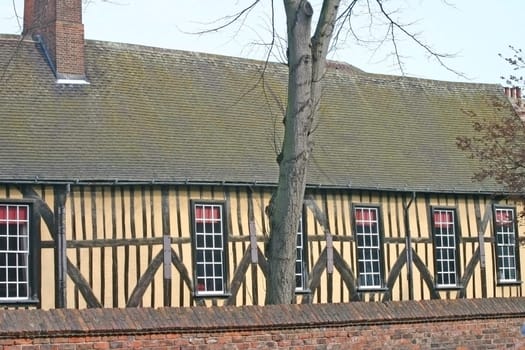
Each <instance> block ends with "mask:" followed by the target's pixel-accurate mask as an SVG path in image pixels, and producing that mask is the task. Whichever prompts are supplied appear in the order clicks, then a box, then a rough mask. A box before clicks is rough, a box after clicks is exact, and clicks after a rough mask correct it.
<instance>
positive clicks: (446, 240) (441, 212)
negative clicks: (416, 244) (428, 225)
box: [431, 208, 459, 288]
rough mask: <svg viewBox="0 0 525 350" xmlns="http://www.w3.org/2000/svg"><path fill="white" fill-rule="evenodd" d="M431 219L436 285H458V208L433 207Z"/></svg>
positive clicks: (444, 286) (446, 286)
mask: <svg viewBox="0 0 525 350" xmlns="http://www.w3.org/2000/svg"><path fill="white" fill-rule="evenodd" d="M431 220H432V234H433V238H434V262H435V264H434V266H435V278H436V286H437V287H441V288H450V287H453V288H454V287H457V286H458V276H459V271H458V249H457V222H456V210H455V209H446V208H432V216H431Z"/></svg>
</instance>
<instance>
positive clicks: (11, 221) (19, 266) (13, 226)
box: [0, 203, 34, 304]
mask: <svg viewBox="0 0 525 350" xmlns="http://www.w3.org/2000/svg"><path fill="white" fill-rule="evenodd" d="M0 211H3V213H4V215H2V216H0V226H1V227H0V303H2V304H3V303H28V302H32V301H34V297H33V290H32V283H33V277H32V267H31V264H32V259H31V254H30V252H31V251H30V249H33V248H32V247H31V244H32V242H31V235H32V232H31V225H30V213H31V211H30V206H29V204H22V203H0Z"/></svg>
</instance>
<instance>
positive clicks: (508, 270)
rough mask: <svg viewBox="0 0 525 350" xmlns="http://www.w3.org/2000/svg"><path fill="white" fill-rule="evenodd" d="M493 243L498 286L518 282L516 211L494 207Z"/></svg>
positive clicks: (510, 208) (511, 208) (509, 208)
mask: <svg viewBox="0 0 525 350" xmlns="http://www.w3.org/2000/svg"><path fill="white" fill-rule="evenodd" d="M493 215H494V216H493V217H494V220H493V223H494V243H495V247H494V248H495V249H494V253H495V257H496V268H497V280H498V283H500V284H508V283H517V282H519V279H520V277H519V272H520V271H519V255H518V252H517V230H516V209H515V208H513V207H504V206H494V210H493Z"/></svg>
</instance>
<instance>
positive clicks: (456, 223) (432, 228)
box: [430, 206, 461, 290]
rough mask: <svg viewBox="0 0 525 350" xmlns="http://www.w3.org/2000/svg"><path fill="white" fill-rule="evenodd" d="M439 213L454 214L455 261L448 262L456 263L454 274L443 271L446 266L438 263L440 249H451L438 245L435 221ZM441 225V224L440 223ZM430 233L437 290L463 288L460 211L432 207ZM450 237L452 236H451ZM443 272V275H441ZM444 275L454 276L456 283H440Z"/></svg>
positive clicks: (448, 207)
mask: <svg viewBox="0 0 525 350" xmlns="http://www.w3.org/2000/svg"><path fill="white" fill-rule="evenodd" d="M437 211H442V212H451V213H453V219H452V221H451V223H452V225H453V229H454V233H453V234H454V238H453V243H454V247H453V248H454V258H453V259H449V260H447V261H453V262H454V268H455V271H454V273H453V274H452V273H451V272H450V271H449V270H447V271H441V269H440V266H444V265H443V264H440V263H439V262H438V251H439V250H440V249H443V250H445V249H446V248H449V249H450V247H447V246H443V248H439V247H441V245H440V244H439V245H438V243H439V242H438V237H437V236H438V235H437V233H436V230H435V219H434V214H435V213H436V212H437ZM440 223H441V222H440ZM430 233H431V235H432V243H433V253H434V254H433V255H434V257H433V259H434V286H435V288H436V289H438V290H455V289H460V288H461V283H460V282H461V281H460V279H461V270H460V267H461V265H460V259H459V253H460V250H459V237H461V227H460V225H459V217H458V210H457V208H456V207H450V206H431V207H430ZM449 236H450V235H449ZM440 272H441V273H440ZM444 274H448V275H449V276H452V275H453V276H454V283H449V284H446V283H439V276H440V275H444Z"/></svg>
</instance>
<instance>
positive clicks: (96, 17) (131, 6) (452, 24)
mask: <svg viewBox="0 0 525 350" xmlns="http://www.w3.org/2000/svg"><path fill="white" fill-rule="evenodd" d="M252 2H253V0H186V1H184V0H149V1H146V0H107V1H103V0H90V1H88V3H87V4H86V5H85V6H84V10H83V11H84V12H83V14H84V26H85V33H86V38H87V39H97V40H107V41H117V42H126V43H135V44H141V45H150V46H157V47H164V48H171V49H178V50H191V51H200V52H209V53H215V54H221V55H230V56H242V57H249V58H255V59H264V58H265V53H266V49H265V48H266V46H264V45H261V44H262V43H265V42H268V41H269V39H270V38H271V35H270V33H271V32H270V28H271V15H270V13H271V12H270V11H269V9H268V4H269V3H270V1H269V0H263V1H262V3H263V4H262V6H259V7H258V8H256V9H255V10H254V11H252V12H251V13H250V14H249V16H248V17H247V19H246V20H245V21H244V22H243V25H242V26H239V25H237V26H232V27H229V28H227V29H225V30H222V31H219V32H216V33H211V34H203V35H195V34H191V33H194V32H197V31H200V30H205V29H209V28H212V27H214V26H216V25H220V24H221V23H223V22H221V21H216V20H218V19H220V18H223V17H224V16H227V15H231V14H234V13H235V12H236V11H239V10H240V9H242V7H243V5H244V6H246V5H248V4H250V3H252ZM13 3H14V4H15V7H13ZM312 3H313V4H314V6H315V4H316V3H319V1H316V0H312ZM363 3H365V2H363ZM372 3H373V2H372ZM384 3H385V7H386V8H387V9H388V10H389V11H392V12H393V16H394V17H395V18H396V19H398V20H399V21H400V22H401V23H405V24H406V23H410V25H409V26H407V27H406V28H407V29H408V30H410V31H411V32H414V33H418V38H419V39H420V40H422V41H423V42H425V43H427V44H428V45H429V46H431V47H432V48H433V49H434V50H435V51H436V52H439V53H445V54H453V55H454V57H453V58H449V59H446V60H445V62H446V64H447V65H448V66H449V67H450V68H451V69H453V70H456V71H458V72H461V73H463V74H464V76H458V75H456V74H454V73H452V72H450V71H448V70H447V69H445V68H443V67H442V66H441V65H440V64H439V63H437V62H436V61H435V60H434V59H432V58H429V56H428V54H427V53H426V52H424V50H422V49H421V48H420V47H418V46H417V45H414V44H413V42H411V41H410V40H408V39H402V38H401V34H400V33H397V37H398V38H401V41H399V51H400V52H401V55H402V58H403V61H404V63H405V66H404V68H405V71H404V73H405V74H407V75H410V76H416V77H421V78H429V79H439V80H459V81H470V82H486V83H497V84H500V83H503V81H502V80H501V79H500V76H501V75H505V76H507V75H508V74H509V73H511V71H510V70H509V68H508V67H509V66H508V65H507V64H506V63H505V62H504V61H503V59H502V58H500V57H499V56H498V53H502V54H504V55H509V54H511V52H510V50H509V49H508V45H514V46H516V47H522V48H523V49H525V40H524V38H525V37H524V31H523V29H522V27H523V25H522V23H523V16H524V15H525V0H499V1H493V0H446V1H445V0H384ZM275 4H276V7H277V11H276V14H275V18H276V23H277V24H276V28H277V32H278V35H281V36H284V32H283V27H284V25H283V18H284V16H283V14H282V9H281V7H282V2H281V1H279V0H277V1H275ZM14 9H16V11H17V13H18V14H19V15H21V14H22V13H23V0H0V33H20V27H19V21H20V22H21V19H19V21H17V18H16V14H15V10H14ZM358 11H364V9H363V8H361V9H358ZM214 21H215V22H214ZM369 22H370V21H369V17H368V16H364V15H361V16H359V17H357V18H355V19H354V21H353V27H354V30H355V32H356V33H358V34H359V35H360V37H361V38H362V39H365V40H368V41H371V43H368V44H365V43H356V41H355V40H354V38H353V37H352V36H351V35H349V36H348V38H347V40H345V41H344V42H343V40H341V41H340V42H339V44H338V46H337V49H336V50H334V51H333V52H332V53H331V54H330V58H331V59H334V60H338V61H344V62H347V63H350V64H352V65H355V66H357V67H358V68H361V69H363V70H366V71H368V72H374V73H384V74H401V72H400V70H399V68H398V66H397V65H396V64H395V60H394V59H393V56H392V55H390V53H391V52H392V47H391V46H390V45H388V43H386V44H383V45H382V46H379V44H378V42H377V41H378V40H379V39H380V38H382V37H383V36H384V33H385V28H386V27H385V26H383V25H381V19H380V18H379V17H376V18H374V19H373V22H374V23H373V25H372V26H371V25H370V23H369ZM378 47H379V48H378ZM275 51H276V53H275V56H273V57H272V59H273V60H278V59H279V53H280V52H281V51H282V50H279V49H276V50H275Z"/></svg>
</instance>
